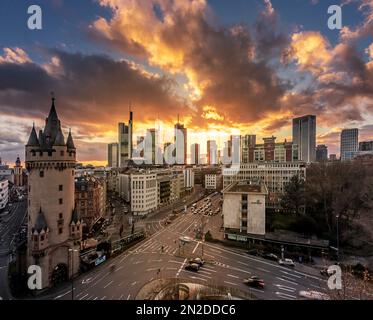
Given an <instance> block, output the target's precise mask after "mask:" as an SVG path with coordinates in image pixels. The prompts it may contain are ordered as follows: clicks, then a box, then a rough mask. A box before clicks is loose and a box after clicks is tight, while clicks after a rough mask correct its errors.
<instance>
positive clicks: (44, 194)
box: [26, 98, 82, 289]
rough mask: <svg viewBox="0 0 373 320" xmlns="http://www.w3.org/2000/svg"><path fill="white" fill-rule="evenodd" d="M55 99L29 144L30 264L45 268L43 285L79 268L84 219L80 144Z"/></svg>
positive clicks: (27, 158) (27, 148)
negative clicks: (77, 193) (78, 177)
mask: <svg viewBox="0 0 373 320" xmlns="http://www.w3.org/2000/svg"><path fill="white" fill-rule="evenodd" d="M54 100H55V99H54V98H53V99H52V106H51V109H50V112H49V116H48V118H47V119H46V124H45V128H44V131H42V130H40V131H39V137H38V136H37V135H36V131H35V127H33V128H32V130H31V134H30V137H29V140H28V142H27V144H26V168H27V170H28V173H29V178H28V217H29V218H28V236H27V250H28V253H27V260H28V262H27V264H28V265H38V266H40V268H41V271H42V275H43V276H42V288H43V289H44V288H47V287H50V286H52V285H53V284H56V283H59V282H61V281H65V280H67V279H68V278H70V277H73V276H75V275H76V274H77V272H78V271H79V264H80V262H79V260H80V259H79V250H80V241H81V237H82V225H81V222H80V219H79V217H78V214H77V212H76V210H75V207H74V203H75V201H74V189H75V184H74V171H75V166H76V149H75V146H74V142H73V138H72V135H71V132H70V133H69V135H68V137H67V140H65V137H64V134H63V132H62V128H61V122H60V120H59V119H58V116H57V112H56V108H55V105H54Z"/></svg>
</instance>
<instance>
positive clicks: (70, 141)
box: [66, 129, 75, 150]
mask: <svg viewBox="0 0 373 320" xmlns="http://www.w3.org/2000/svg"><path fill="white" fill-rule="evenodd" d="M66 145H67V149H70V150H71V149H73V150H75V145H74V140H73V136H72V135H71V129H70V130H69V135H68V137H67V142H66Z"/></svg>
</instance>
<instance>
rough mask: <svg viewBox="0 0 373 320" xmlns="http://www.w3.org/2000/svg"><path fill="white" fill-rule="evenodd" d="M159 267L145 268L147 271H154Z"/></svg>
mask: <svg viewBox="0 0 373 320" xmlns="http://www.w3.org/2000/svg"><path fill="white" fill-rule="evenodd" d="M158 269H159V268H149V269H146V271H147V272H149V271H155V270H158Z"/></svg>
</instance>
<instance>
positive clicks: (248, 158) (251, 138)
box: [241, 134, 256, 163]
mask: <svg viewBox="0 0 373 320" xmlns="http://www.w3.org/2000/svg"><path fill="white" fill-rule="evenodd" d="M255 145H256V135H254V134H246V135H244V136H242V137H241V162H242V163H249V162H254V153H253V151H251V150H254V149H255ZM250 151H251V152H250Z"/></svg>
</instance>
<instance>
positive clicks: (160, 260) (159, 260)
mask: <svg viewBox="0 0 373 320" xmlns="http://www.w3.org/2000/svg"><path fill="white" fill-rule="evenodd" d="M162 261H163V260H162V259H158V260H148V262H162ZM142 262H144V261H142Z"/></svg>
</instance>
